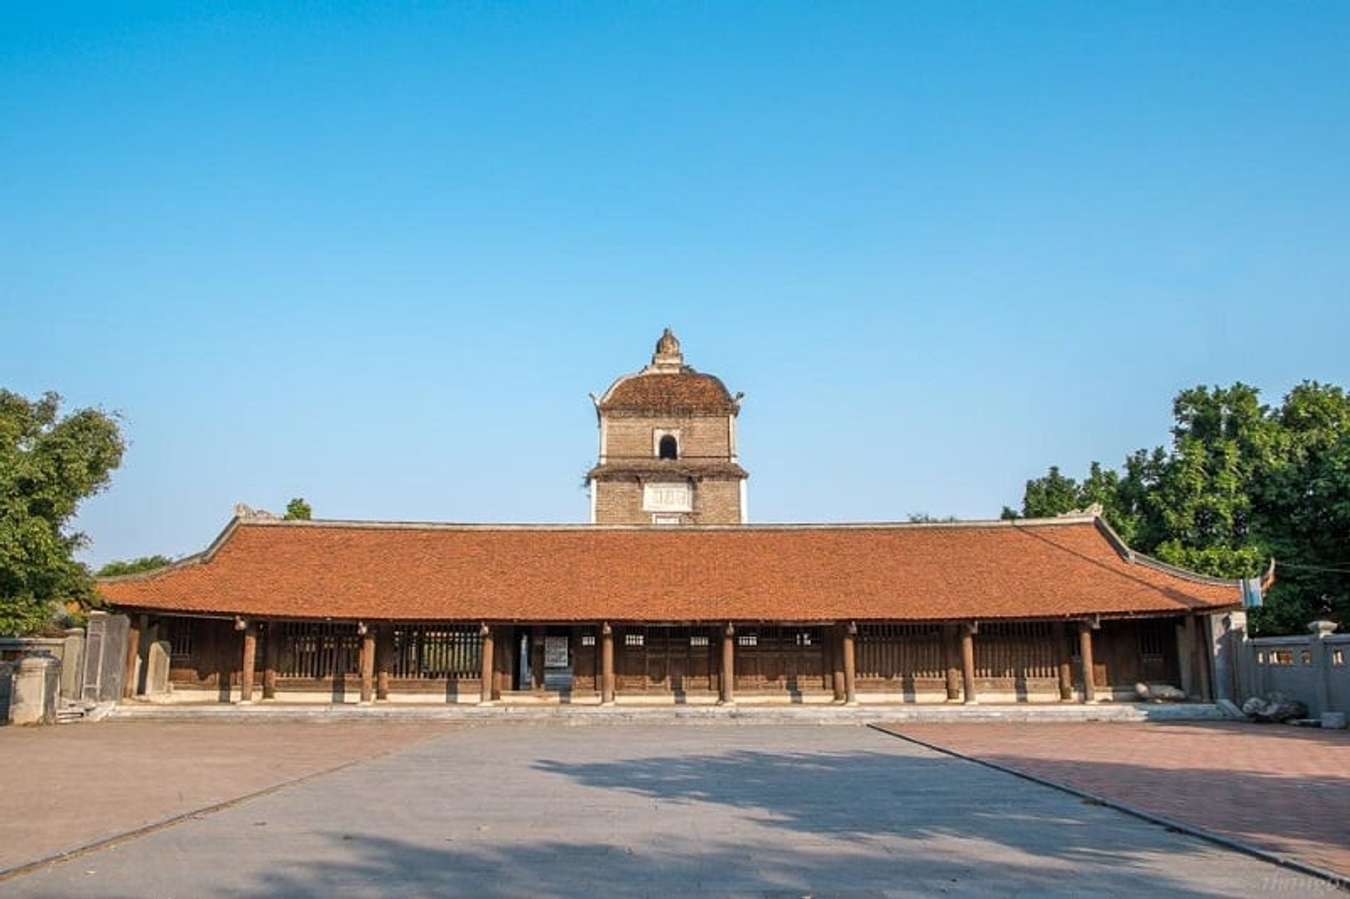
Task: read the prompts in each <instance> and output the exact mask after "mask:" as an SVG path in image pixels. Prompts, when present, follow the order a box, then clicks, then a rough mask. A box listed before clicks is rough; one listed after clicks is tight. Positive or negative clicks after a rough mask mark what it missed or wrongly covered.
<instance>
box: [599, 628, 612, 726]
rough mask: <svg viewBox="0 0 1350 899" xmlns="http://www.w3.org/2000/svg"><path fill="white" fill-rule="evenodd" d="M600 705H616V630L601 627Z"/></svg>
mask: <svg viewBox="0 0 1350 899" xmlns="http://www.w3.org/2000/svg"><path fill="white" fill-rule="evenodd" d="M600 704H601V705H614V628H613V627H611V626H610V624H609V622H608V621H606V622H605V623H604V624H602V625H600Z"/></svg>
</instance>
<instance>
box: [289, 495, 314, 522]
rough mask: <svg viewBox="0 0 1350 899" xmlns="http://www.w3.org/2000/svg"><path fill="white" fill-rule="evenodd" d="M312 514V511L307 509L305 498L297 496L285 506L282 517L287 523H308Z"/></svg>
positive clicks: (307, 504)
mask: <svg viewBox="0 0 1350 899" xmlns="http://www.w3.org/2000/svg"><path fill="white" fill-rule="evenodd" d="M313 514H314V510H313V509H311V508H310V507H309V503H307V502H305V498H304V497H303V496H297V497H295V498H294V499H292V500H291V501H290V502H288V503H287V504H286V515H285V516H284V517H285V519H286V520H287V521H309V519H310V517H311V516H312V515H313Z"/></svg>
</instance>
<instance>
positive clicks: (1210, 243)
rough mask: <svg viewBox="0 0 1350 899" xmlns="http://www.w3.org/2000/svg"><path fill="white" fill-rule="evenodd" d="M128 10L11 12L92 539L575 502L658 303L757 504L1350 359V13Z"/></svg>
mask: <svg viewBox="0 0 1350 899" xmlns="http://www.w3.org/2000/svg"><path fill="white" fill-rule="evenodd" d="M113 7H114V4H89V5H87V6H81V5H47V4H29V5H28V7H27V8H18V6H17V5H10V6H8V7H6V8H5V10H4V11H3V12H0V165H2V166H3V169H2V170H0V340H2V343H0V345H2V346H3V347H4V350H3V353H0V385H3V386H5V387H7V388H9V389H11V390H17V391H20V392H22V393H26V394H30V395H32V394H36V393H38V392H40V391H43V390H48V389H52V390H57V391H59V392H60V393H62V394H63V395H64V396H66V397H67V399H68V402H69V403H70V404H71V405H72V406H81V405H99V406H102V407H104V408H106V409H109V410H116V411H118V412H120V413H121V414H122V415H123V416H124V419H125V428H126V433H127V436H128V438H129V440H130V448H129V451H128V453H127V456H126V461H125V464H124V466H123V468H122V469H121V470H120V471H118V472H117V473H116V476H115V478H114V481H113V485H112V487H111V489H109V490H108V491H107V492H106V493H105V494H103V495H101V496H99V497H97V498H95V499H93V500H91V501H89V502H88V503H87V504H86V506H85V507H84V509H83V511H82V513H81V517H80V522H79V525H80V527H81V528H82V529H84V530H85V531H86V532H87V533H88V534H89V535H90V537H91V538H92V539H93V546H92V548H91V549H90V550H89V551H88V553H87V556H86V557H87V558H88V559H90V560H91V561H94V562H101V561H104V560H107V559H109V558H117V557H125V556H131V555H140V554H146V553H155V552H161V553H166V554H171V555H172V554H182V553H186V552H191V551H195V550H197V549H199V548H201V547H202V546H204V545H205V544H206V543H207V542H208V541H209V540H210V539H211V537H212V536H214V534H215V533H216V532H217V531H218V530H219V528H220V527H222V526H223V525H224V523H225V521H226V520H227V518H228V516H229V514H230V509H231V506H232V505H233V503H235V502H236V501H245V502H249V503H251V504H253V505H256V506H262V507H265V508H272V509H280V508H281V507H283V506H284V505H285V502H286V500H287V499H288V498H289V497H291V496H295V495H303V496H305V497H307V498H308V499H309V500H310V502H311V503H312V504H313V506H314V508H315V511H316V514H317V515H320V516H324V517H346V518H363V517H371V518H392V519H432V520H453V521H581V520H584V517H585V515H586V512H587V502H586V494H585V492H584V490H583V489H582V488H581V475H582V473H583V472H584V471H585V470H586V468H587V467H588V466H589V465H590V464H591V463H592V461H593V458H594V454H595V439H596V433H595V420H594V414H593V412H592V410H591V406H590V401H589V400H588V399H587V396H586V394H587V393H588V392H590V391H596V392H599V391H601V390H603V389H604V388H605V387H606V386H607V385H608V383H609V382H610V381H611V380H612V379H613V378H614V377H615V376H616V375H618V374H620V373H622V372H626V371H630V370H633V369H635V368H638V367H640V366H641V365H642V364H644V363H645V362H646V361H647V357H648V356H649V355H650V352H651V345H652V343H653V342H654V341H655V339H656V337H657V335H658V334H659V333H660V330H661V328H662V327H663V326H665V325H671V326H672V327H674V328H675V329H676V331H677V333H678V334H679V335H680V337H681V339H682V340H683V342H684V346H685V350H686V353H687V357H688V360H689V361H690V362H691V363H692V364H694V365H695V366H697V367H699V368H701V369H703V370H706V371H711V372H714V373H716V374H719V375H721V376H722V377H723V378H724V379H725V380H726V381H727V383H728V385H729V386H730V387H731V388H732V389H733V390H742V391H745V393H746V401H745V407H744V412H743V414H742V417H741V449H742V453H743V460H744V463H745V465H746V467H747V468H748V469H749V470H750V472H751V481H750V512H751V517H752V519H753V520H758V521H781V520H791V521H803V520H804V521H811V520H822V521H833V520H872V519H902V518H904V517H905V516H906V515H907V514H909V513H911V512H917V511H927V512H929V513H932V514H956V515H960V516H962V517H990V516H994V515H996V514H997V513H998V510H999V508H1000V506H1001V505H1002V504H1004V503H1014V504H1015V503H1016V502H1017V501H1018V500H1019V499H1020V496H1021V487H1022V484H1023V482H1024V481H1025V480H1026V479H1027V478H1028V477H1032V476H1035V475H1037V474H1038V473H1040V472H1042V471H1043V470H1044V468H1045V467H1046V466H1047V465H1049V464H1051V463H1058V464H1060V465H1062V466H1064V467H1065V468H1066V469H1068V470H1070V471H1072V472H1074V473H1079V472H1081V471H1082V470H1084V469H1085V468H1086V466H1087V463H1088V462H1089V461H1090V460H1092V459H1101V460H1103V461H1105V462H1108V463H1116V462H1118V461H1119V460H1120V459H1121V458H1122V457H1123V456H1124V455H1125V453H1126V452H1128V451H1129V450H1131V449H1133V448H1135V447H1139V446H1144V445H1150V446H1151V445H1154V444H1157V443H1159V442H1163V441H1165V440H1166V438H1167V427H1168V425H1169V406H1170V400H1171V397H1172V395H1173V394H1174V393H1175V392H1176V390H1177V389H1179V388H1181V387H1184V386H1189V385H1193V384H1196V383H1227V382H1231V381H1233V380H1237V379H1241V380H1245V381H1247V382H1249V383H1253V384H1256V385H1258V386H1260V387H1261V388H1263V390H1264V391H1265V393H1266V395H1267V397H1268V399H1270V400H1273V401H1274V400H1278V398H1279V397H1280V396H1281V395H1282V394H1283V393H1284V392H1285V391H1286V390H1287V389H1288V388H1289V387H1290V386H1292V385H1293V384H1295V383H1297V382H1298V381H1299V380H1301V379H1304V378H1315V379H1320V380H1324V381H1333V382H1338V383H1342V384H1347V383H1350V352H1347V349H1346V346H1347V337H1350V244H1348V243H1347V238H1348V237H1350V171H1347V169H1348V168H1350V162H1347V160H1350V5H1346V4H1344V3H1330V4H1314V3H1298V4H1255V3H1222V4H1220V3H1213V4H1207V3H1198V2H1197V3H1183V4H1178V3H1157V4H1150V3H1129V4H1100V3H1082V4H1065V3H1035V4H1013V3H1008V4H1002V3H1000V4H992V3H979V4H970V5H961V4H955V3H945V2H942V3H931V4H917V3H877V4H866V3H857V4H855V3H837V4H809V5H808V4H791V3H764V4H671V3H625V4H594V5H592V4H579V3H564V4H541V5H534V4H527V3H517V4H458V5H453V6H450V7H439V6H432V5H421V6H416V7H414V6H412V5H410V4H388V5H378V6H376V5H371V6H360V5H356V4H322V5H320V4H313V5H310V4H303V5H302V4H276V5H253V4H230V5H229V9H228V10H227V9H225V8H224V5H223V4H202V5H189V4H183V3H174V4H166V5H163V6H158V7H155V6H148V5H137V6H136V7H135V8H134V9H124V10H117V9H114V8H113Z"/></svg>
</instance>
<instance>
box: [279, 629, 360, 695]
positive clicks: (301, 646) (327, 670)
mask: <svg viewBox="0 0 1350 899" xmlns="http://www.w3.org/2000/svg"><path fill="white" fill-rule="evenodd" d="M280 637H281V646H280V652H279V653H278V656H279V663H278V666H277V674H278V675H279V676H281V677H296V678H308V679H311V680H321V679H323V678H330V677H345V676H346V675H349V674H360V671H361V662H360V654H361V646H360V644H361V637H360V635H358V634H357V633H356V625H355V624H337V623H333V622H327V621H323V622H319V621H313V622H311V621H288V622H285V623H284V624H282V626H281V634H280Z"/></svg>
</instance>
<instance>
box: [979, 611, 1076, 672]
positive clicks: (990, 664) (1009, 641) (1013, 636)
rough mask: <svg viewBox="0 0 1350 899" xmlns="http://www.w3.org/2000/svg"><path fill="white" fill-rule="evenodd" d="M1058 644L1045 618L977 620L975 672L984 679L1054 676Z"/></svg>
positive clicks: (1056, 666) (1052, 629)
mask: <svg viewBox="0 0 1350 899" xmlns="http://www.w3.org/2000/svg"><path fill="white" fill-rule="evenodd" d="M1058 650H1059V645H1058V643H1057V642H1056V640H1055V632H1054V628H1053V626H1052V625H1051V624H1050V623H1049V622H1046V621H1008V622H997V623H983V622H982V623H981V624H980V632H979V633H978V634H976V636H975V675H976V676H977V677H987V678H1052V677H1056V676H1058V667H1059V658H1058V656H1059V652H1058Z"/></svg>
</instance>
